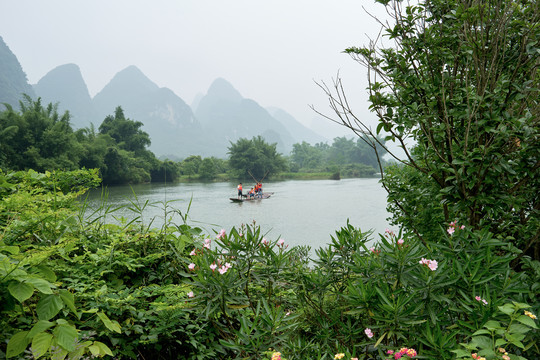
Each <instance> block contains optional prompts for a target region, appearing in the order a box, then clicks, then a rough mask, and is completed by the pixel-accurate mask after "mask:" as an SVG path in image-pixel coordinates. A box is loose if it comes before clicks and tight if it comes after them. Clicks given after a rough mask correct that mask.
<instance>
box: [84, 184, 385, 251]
mask: <svg viewBox="0 0 540 360" xmlns="http://www.w3.org/2000/svg"><path fill="white" fill-rule="evenodd" d="M236 185H237V184H236V183H230V182H219V183H177V184H144V185H134V186H132V187H130V186H112V187H109V188H108V204H111V205H129V204H131V203H136V202H138V203H139V204H141V205H142V204H144V203H146V202H147V204H148V205H147V206H146V207H145V209H144V211H143V217H142V219H143V222H144V224H146V225H148V224H150V221H153V223H152V224H151V225H152V226H151V227H159V226H161V224H162V223H163V218H164V205H163V204H165V203H168V204H169V206H171V207H173V208H175V209H178V210H180V211H181V212H182V214H186V212H187V210H188V206H189V203H190V201H191V207H190V208H189V212H188V213H187V215H188V224H190V225H193V226H199V227H201V228H203V229H204V230H205V232H206V233H207V234H211V235H212V236H213V234H214V231H219V230H220V229H222V228H224V229H226V230H227V231H228V230H229V229H230V228H232V227H233V226H236V227H239V226H240V225H241V224H248V223H252V222H253V221H255V222H256V224H258V225H260V226H261V229H262V231H263V232H264V233H266V235H265V236H266V237H267V238H268V239H271V240H276V239H278V238H279V237H281V238H283V239H284V240H285V242H286V243H287V244H289V245H291V246H294V245H308V246H311V248H312V251H313V250H314V249H316V248H319V247H324V246H326V245H327V244H328V243H329V242H330V241H331V238H330V236H331V235H333V234H334V233H335V231H336V230H339V229H340V228H341V227H342V226H345V225H346V224H347V219H349V221H350V223H351V224H352V225H354V226H355V227H358V228H360V229H362V230H363V231H367V230H369V229H373V230H374V234H373V235H372V238H374V239H377V238H378V235H377V233H383V232H384V230H385V229H386V228H388V227H389V226H388V222H387V220H386V219H387V218H388V213H387V212H386V192H385V190H384V189H383V188H382V186H381V185H380V184H379V181H378V179H376V178H361V179H343V180H339V181H336V180H288V181H267V182H265V183H264V184H263V185H264V187H263V189H264V191H265V192H274V194H273V195H272V196H271V197H270V198H269V199H265V200H257V201H249V202H243V203H233V202H231V201H230V200H229V198H230V197H236ZM250 186H251V184H244V189H246V188H249V187H250ZM244 192H245V190H244ZM133 193H135V194H136V199H137V200H135V196H134V195H133ZM100 197H101V192H100V191H92V192H91V193H90V195H89V205H90V207H91V208H95V207H98V206H99V203H100ZM151 205H152V206H151ZM115 214H116V215H117V216H118V215H122V216H124V217H125V218H127V219H132V218H134V217H135V216H136V215H134V213H133V212H131V211H128V210H127V209H123V210H121V211H120V212H117V213H115ZM111 219H112V218H111ZM152 219H153V220H152ZM174 220H175V222H176V223H181V222H182V220H181V219H180V217H179V216H177V217H176V218H174Z"/></svg>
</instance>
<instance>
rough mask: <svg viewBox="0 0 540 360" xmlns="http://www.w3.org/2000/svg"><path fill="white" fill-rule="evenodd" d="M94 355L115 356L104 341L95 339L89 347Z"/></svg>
mask: <svg viewBox="0 0 540 360" xmlns="http://www.w3.org/2000/svg"><path fill="white" fill-rule="evenodd" d="M88 349H89V350H90V352H91V353H92V355H93V356H104V355H109V356H113V353H112V351H111V349H109V347H108V346H107V345H105V344H104V343H102V342H99V341H94V343H93V344H92V345H90V346H89V347H88Z"/></svg>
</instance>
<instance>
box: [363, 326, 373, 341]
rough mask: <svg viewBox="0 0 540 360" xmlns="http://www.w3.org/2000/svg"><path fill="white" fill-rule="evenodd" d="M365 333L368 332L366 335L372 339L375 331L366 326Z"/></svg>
mask: <svg viewBox="0 0 540 360" xmlns="http://www.w3.org/2000/svg"><path fill="white" fill-rule="evenodd" d="M364 333H366V336H367V337H368V338H370V339H371V338H372V337H373V333H372V332H371V329H370V328H366V330H364Z"/></svg>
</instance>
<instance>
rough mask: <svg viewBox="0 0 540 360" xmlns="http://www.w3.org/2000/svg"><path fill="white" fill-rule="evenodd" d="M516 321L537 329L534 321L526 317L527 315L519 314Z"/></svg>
mask: <svg viewBox="0 0 540 360" xmlns="http://www.w3.org/2000/svg"><path fill="white" fill-rule="evenodd" d="M517 321H519V322H520V323H522V324H525V325H527V326H530V327H532V328H533V329H538V326H536V323H535V322H534V320H533V319H531V318H530V317H528V316H527V315H521V316H520V317H518V318H517Z"/></svg>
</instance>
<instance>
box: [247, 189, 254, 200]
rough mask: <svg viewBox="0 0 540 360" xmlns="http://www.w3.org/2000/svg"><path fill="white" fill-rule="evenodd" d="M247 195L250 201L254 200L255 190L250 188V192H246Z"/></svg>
mask: <svg viewBox="0 0 540 360" xmlns="http://www.w3.org/2000/svg"><path fill="white" fill-rule="evenodd" d="M248 195H249V198H250V199H254V198H255V189H254V188H251V190H249V192H248Z"/></svg>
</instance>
